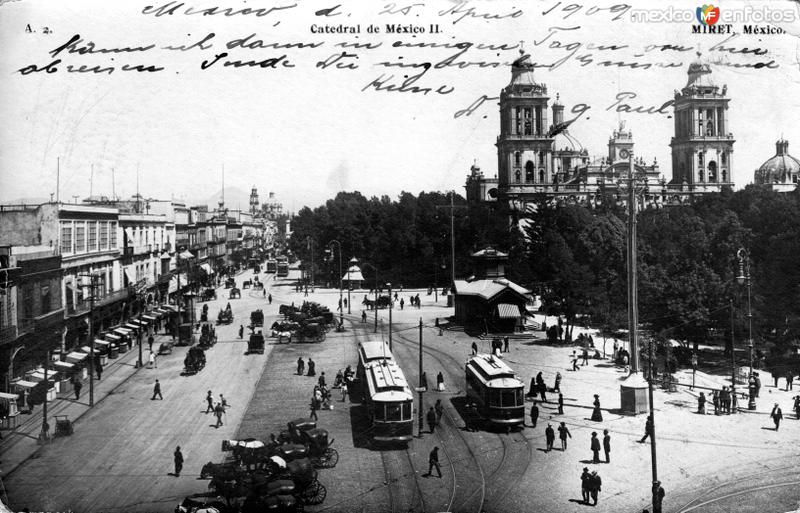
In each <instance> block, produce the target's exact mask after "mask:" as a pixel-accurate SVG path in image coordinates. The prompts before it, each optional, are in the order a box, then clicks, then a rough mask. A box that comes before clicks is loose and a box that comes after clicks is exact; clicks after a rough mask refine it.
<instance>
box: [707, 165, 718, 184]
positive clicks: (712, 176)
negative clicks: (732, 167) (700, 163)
mask: <svg viewBox="0 0 800 513" xmlns="http://www.w3.org/2000/svg"><path fill="white" fill-rule="evenodd" d="M708 181H709V182H716V181H717V163H716V162H714V161H713V160H712V161H711V162H709V163H708Z"/></svg>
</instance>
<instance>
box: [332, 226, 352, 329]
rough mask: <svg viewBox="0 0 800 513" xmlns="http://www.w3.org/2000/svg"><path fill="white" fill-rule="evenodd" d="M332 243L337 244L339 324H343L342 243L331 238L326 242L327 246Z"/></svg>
mask: <svg viewBox="0 0 800 513" xmlns="http://www.w3.org/2000/svg"><path fill="white" fill-rule="evenodd" d="M333 243H336V244H338V245H339V326H342V325H343V324H344V308H342V243H341V242H339V241H338V240H336V239H333V240H332V241H330V242H329V243H328V246H330V245H331V244H333ZM349 303H350V302H349V301H348V304H349Z"/></svg>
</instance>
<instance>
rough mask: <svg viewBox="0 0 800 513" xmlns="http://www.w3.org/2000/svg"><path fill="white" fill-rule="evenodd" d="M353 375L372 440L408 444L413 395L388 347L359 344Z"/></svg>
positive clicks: (410, 437)
mask: <svg viewBox="0 0 800 513" xmlns="http://www.w3.org/2000/svg"><path fill="white" fill-rule="evenodd" d="M356 372H357V375H358V378H359V382H360V383H361V384H362V390H363V397H364V403H365V404H366V407H367V412H368V414H369V419H370V423H371V425H372V439H373V440H375V441H376V442H408V441H410V440H411V439H412V437H413V430H414V395H413V393H412V391H411V388H409V386H408V382H407V381H406V378H405V375H404V374H403V370H402V369H401V368H400V366H399V365H398V364H397V362H396V361H394V357H393V356H392V353H391V351H389V346H388V344H386V343H385V342H383V341H375V342H362V343H360V344H359V345H358V368H357V370H356Z"/></svg>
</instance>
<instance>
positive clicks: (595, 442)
mask: <svg viewBox="0 0 800 513" xmlns="http://www.w3.org/2000/svg"><path fill="white" fill-rule="evenodd" d="M607 432H608V431H606V433H607ZM589 448H590V449H591V450H592V463H600V440H599V439H598V438H597V431H592V441H591V444H590V446H589ZM606 454H608V453H606Z"/></svg>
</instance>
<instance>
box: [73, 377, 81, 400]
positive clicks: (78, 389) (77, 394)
mask: <svg viewBox="0 0 800 513" xmlns="http://www.w3.org/2000/svg"><path fill="white" fill-rule="evenodd" d="M74 387H75V400H76V401H77V400H78V398H79V397H80V396H81V388H82V387H83V383H82V382H81V379H80V378H79V377H77V376H76V377H75V385H74Z"/></svg>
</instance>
